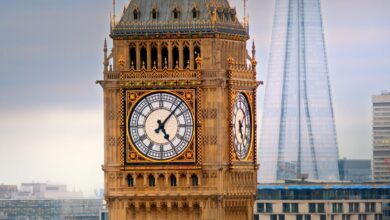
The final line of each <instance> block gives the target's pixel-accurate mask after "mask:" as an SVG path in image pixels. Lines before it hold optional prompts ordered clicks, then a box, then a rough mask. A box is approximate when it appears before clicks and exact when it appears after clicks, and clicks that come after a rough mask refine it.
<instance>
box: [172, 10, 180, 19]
mask: <svg viewBox="0 0 390 220" xmlns="http://www.w3.org/2000/svg"><path fill="white" fill-rule="evenodd" d="M173 18H174V19H178V18H179V10H177V8H175V9H173Z"/></svg>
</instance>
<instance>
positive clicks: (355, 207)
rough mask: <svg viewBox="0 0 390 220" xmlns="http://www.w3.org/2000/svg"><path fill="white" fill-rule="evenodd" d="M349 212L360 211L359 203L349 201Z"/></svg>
mask: <svg viewBox="0 0 390 220" xmlns="http://www.w3.org/2000/svg"><path fill="white" fill-rule="evenodd" d="M349 212H350V213H356V212H359V203H349Z"/></svg>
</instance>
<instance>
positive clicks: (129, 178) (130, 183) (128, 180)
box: [127, 174, 134, 187]
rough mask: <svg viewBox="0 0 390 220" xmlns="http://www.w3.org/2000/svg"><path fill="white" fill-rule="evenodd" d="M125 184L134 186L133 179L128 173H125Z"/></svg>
mask: <svg viewBox="0 0 390 220" xmlns="http://www.w3.org/2000/svg"><path fill="white" fill-rule="evenodd" d="M127 186H128V187H133V186H134V179H133V177H132V176H131V175H130V174H129V175H127Z"/></svg>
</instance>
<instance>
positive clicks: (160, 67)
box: [157, 42, 163, 69]
mask: <svg viewBox="0 0 390 220" xmlns="http://www.w3.org/2000/svg"><path fill="white" fill-rule="evenodd" d="M161 50H162V49H161V42H157V69H162V63H163V60H162V51H161Z"/></svg>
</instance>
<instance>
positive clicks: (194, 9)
mask: <svg viewBox="0 0 390 220" xmlns="http://www.w3.org/2000/svg"><path fill="white" fill-rule="evenodd" d="M198 16H199V12H198V10H196V8H193V9H192V18H198Z"/></svg>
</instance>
